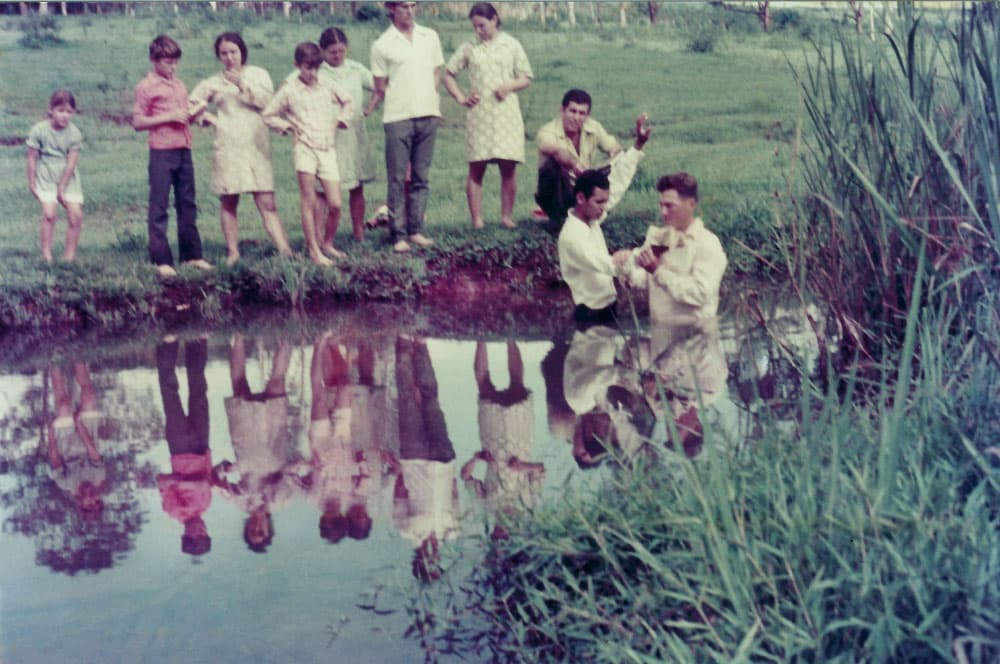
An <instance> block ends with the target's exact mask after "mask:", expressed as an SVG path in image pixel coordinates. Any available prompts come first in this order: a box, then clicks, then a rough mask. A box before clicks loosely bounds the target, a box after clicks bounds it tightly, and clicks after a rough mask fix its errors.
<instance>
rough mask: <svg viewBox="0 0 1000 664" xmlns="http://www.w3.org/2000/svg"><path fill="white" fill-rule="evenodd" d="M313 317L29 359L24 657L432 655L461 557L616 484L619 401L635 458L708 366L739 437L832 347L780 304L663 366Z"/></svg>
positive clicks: (588, 345)
mask: <svg viewBox="0 0 1000 664" xmlns="http://www.w3.org/2000/svg"><path fill="white" fill-rule="evenodd" d="M418 316H419V314H418ZM436 316H437V314H435V313H433V312H432V313H429V314H426V315H425V317H426V318H435V317H436ZM288 318H289V317H288V316H287V315H283V316H279V317H276V320H274V321H264V322H263V323H262V322H260V321H255V322H254V324H253V325H251V326H248V327H247V328H246V329H243V330H239V329H228V330H219V331H196V332H179V333H178V334H177V336H176V337H175V336H173V335H167V336H163V337H159V338H154V339H151V340H148V341H143V340H141V339H115V340H111V341H98V340H95V341H94V342H93V343H88V347H80V346H77V347H74V348H71V349H61V348H60V347H58V346H56V345H54V346H53V347H51V348H48V349H46V352H45V353H42V354H38V355H36V356H33V357H29V356H24V355H21V356H18V357H8V359H7V361H6V362H5V367H4V368H3V373H2V375H0V441H2V442H0V510H2V512H0V520H2V523H3V536H2V539H0V559H2V560H3V561H4V562H3V565H2V566H0V593H2V594H0V661H3V662H20V663H24V662H46V663H47V662H138V661H142V662H174V661H177V662H201V661H212V662H243V661H259V662H270V661H274V662H289V661H295V662H313V661H354V662H360V661H372V662H412V661H419V660H421V659H424V657H425V652H424V651H423V650H422V648H421V644H420V642H419V639H417V638H414V637H413V636H412V635H408V631H412V630H410V627H411V624H412V623H413V617H412V616H413V615H414V614H413V612H412V611H411V608H410V607H411V598H412V596H413V593H414V591H415V589H416V588H418V587H419V586H420V584H421V582H424V581H428V580H429V581H432V582H433V581H434V580H435V579H436V578H437V577H438V575H439V574H440V573H441V568H442V567H447V564H446V561H448V560H454V559H455V556H456V553H455V552H459V553H458V556H459V557H461V552H462V551H466V552H468V555H467V557H468V558H470V559H474V556H475V555H477V554H476V551H477V549H476V542H477V541H479V539H480V538H481V537H482V535H483V534H484V532H488V531H489V527H490V526H489V525H488V524H490V523H492V515H495V514H496V513H497V512H498V511H507V512H509V511H511V510H514V509H518V510H525V511H530V509H531V508H534V507H537V506H539V505H544V504H545V502H546V501H548V500H557V499H558V497H559V495H560V493H562V492H564V491H565V490H566V488H567V487H568V486H569V487H578V488H583V489H584V490H585V489H586V487H588V486H593V484H594V483H595V482H597V481H599V478H600V477H601V476H602V473H603V472H605V468H603V467H601V468H597V469H595V470H587V471H584V470H581V466H584V465H587V464H585V463H583V462H582V461H581V457H584V456H585V457H586V458H588V459H589V457H590V455H591V451H582V449H581V448H583V447H585V445H584V441H583V440H581V439H582V438H583V437H584V436H583V434H580V435H577V436H574V430H577V431H579V423H580V421H581V419H583V418H581V417H579V414H582V413H584V412H586V411H588V410H590V409H593V408H594V407H595V406H594V404H595V399H596V403H598V404H599V405H600V404H604V407H605V408H607V409H609V410H610V411H614V412H613V413H612V416H611V419H612V425H611V428H612V429H613V430H614V431H617V432H620V435H617V436H615V438H616V442H617V443H618V444H619V445H620V447H621V448H622V449H624V450H627V451H635V450H634V448H635V447H636V445H637V444H641V442H642V441H643V440H651V441H654V442H653V443H652V444H653V446H655V447H657V448H658V449H661V450H663V449H665V447H664V445H663V441H665V440H666V439H667V438H668V437H670V431H671V430H672V429H671V427H670V425H669V424H668V423H667V422H665V421H664V418H663V417H662V416H660V415H659V413H661V412H662V409H659V408H656V407H655V406H657V403H658V402H657V399H660V398H663V397H664V395H665V398H667V399H668V400H670V402H671V403H675V402H683V401H684V400H683V399H682V398H680V397H678V396H677V395H678V394H679V393H680V391H682V390H683V389H684V385H683V384H684V383H685V381H686V380H687V381H689V380H690V378H691V374H692V372H693V373H694V374H699V375H700V377H699V378H698V380H699V381H702V382H700V383H699V392H698V394H694V395H689V397H688V400H687V402H686V403H687V406H692V405H693V404H695V403H696V402H697V405H699V406H700V409H699V410H700V415H699V417H698V418H696V420H695V422H694V424H693V426H694V428H695V429H697V428H698V424H699V423H698V421H697V420H698V419H700V420H701V421H702V422H706V423H707V422H708V421H711V422H712V426H713V427H715V429H717V430H718V431H722V432H724V435H723V436H721V437H716V439H717V440H725V441H727V443H726V444H739V441H740V440H741V439H742V437H744V436H745V434H746V432H747V431H749V430H750V429H749V428H750V427H752V426H753V424H754V421H755V418H756V409H757V408H759V407H760V406H758V405H756V404H759V403H766V404H769V406H770V410H771V411H772V412H780V411H781V410H782V409H785V410H787V411H788V412H789V413H790V412H792V411H793V410H794V400H795V395H796V393H797V390H798V389H799V378H798V376H799V374H798V372H797V371H796V370H795V368H794V366H793V365H794V364H795V363H800V364H802V365H803V366H809V365H811V364H812V363H813V362H814V358H815V342H814V341H810V339H811V338H812V337H811V334H810V333H809V331H808V327H807V326H806V324H805V321H804V319H803V317H802V315H801V314H800V313H796V311H795V310H792V309H782V308H780V307H779V308H777V309H774V311H773V315H772V317H771V319H770V321H771V323H770V325H769V330H770V332H768V331H765V330H764V329H763V328H760V327H755V326H750V325H745V324H743V323H741V322H739V321H737V320H736V319H734V318H730V319H728V320H723V321H722V322H721V323H719V324H718V326H717V327H715V328H714V332H713V333H712V334H709V335H703V334H700V333H699V334H696V335H693V336H692V335H687V336H685V337H684V338H683V339H681V340H680V342H679V344H678V343H677V342H678V340H677V339H673V340H669V341H666V342H664V341H663V340H662V339H660V340H659V342H658V341H657V338H656V337H657V334H656V332H657V331H655V330H654V334H652V335H651V337H652V341H653V346H656V344H657V343H667V344H670V343H674V344H675V345H676V347H683V348H684V349H685V351H684V358H683V361H678V354H674V359H673V360H667V361H666V362H665V363H664V362H660V363H659V364H658V363H657V361H654V360H653V359H651V356H650V351H649V348H648V343H649V340H648V339H646V340H639V341H637V337H636V335H624V334H622V333H619V332H616V331H613V330H609V329H607V328H600V327H598V328H591V329H589V330H586V331H582V332H581V331H574V330H572V329H567V330H565V331H562V330H560V328H561V326H560V325H559V324H555V323H554V324H552V325H551V326H550V327H549V329H550V330H557V331H555V332H546V333H539V331H538V326H533V327H532V328H531V329H527V327H525V329H518V326H517V325H512V324H508V325H506V326H504V327H502V328H498V329H496V330H494V331H493V332H492V333H491V334H487V333H484V332H483V331H482V330H480V331H479V333H477V335H476V336H470V335H462V334H457V335H456V334H452V335H450V336H436V335H434V334H421V333H420V332H421V331H420V330H419V326H412V325H394V324H391V323H386V320H387V317H386V315H372V313H371V311H370V310H368V309H366V308H364V307H362V308H360V309H358V310H352V311H350V312H342V313H340V314H338V315H337V316H335V317H332V318H331V319H329V320H318V319H316V320H310V321H308V324H302V323H301V321H300V322H299V323H294V322H292V323H290V322H289V320H288ZM388 319H389V320H392V319H393V315H392V314H391V313H390V314H388ZM639 336H644V335H639ZM773 336H777V337H779V338H780V339H781V343H780V344H774V343H771V342H770V339H771V338H772V337H773ZM477 337H478V338H477ZM693 349H694V350H693ZM790 349H791V350H792V351H794V352H792V353H791V354H789V350H790ZM703 351H704V352H703ZM716 351H718V355H715V356H712V357H713V358H714V359H712V358H709V357H708V356H709V355H712V353H715V352H716ZM653 354H654V355H655V354H656V351H655V350H654V351H653ZM699 354H701V355H700V356H699ZM706 354H707V355H706ZM52 358H56V361H53V360H52ZM706 358H708V359H706ZM640 366H644V367H646V368H647V369H648V368H650V367H659V369H660V370H659V376H658V378H660V379H662V381H661V380H654V381H650V380H649V377H650V375H652V374H650V373H649V372H648V371H647V372H646V373H643V372H642V371H639V370H638V369H637V367H640ZM671 371H673V372H675V373H677V374H678V375H680V376H681V377H680V378H678V377H676V376H675V377H674V378H673V379H671V378H670V376H666V375H665V374H666V373H669V372H671ZM653 373H654V374H655V373H656V372H655V371H654V372H653ZM628 375H631V376H632V377H633V378H634V380H632V381H631V383H630V382H629V381H628V380H622V379H621V378H622V376H626V377H627V376H628ZM685 375H686V376H687V378H686V379H685V378H683V376H685ZM671 381H672V382H671ZM614 384H634V385H635V386H636V388H635V389H634V390H633V391H632V392H622V391H621V390H619V391H618V392H616V391H615V390H607V388H608V387H609V386H611V385H614ZM643 386H645V390H646V397H645V398H636V396H635V395H636V394H642V393H643V389H644V388H643ZM630 394H631V395H632V396H629V395H630ZM758 397H761V398H758ZM644 404H645V405H644ZM648 404H652V405H653V406H654V408H649V407H648ZM751 404H754V405H751ZM685 408H687V407H685ZM688 410H689V408H688ZM575 411H580V413H577V412H575ZM680 411H685V409H680ZM685 412H686V411H685ZM622 413H625V414H626V415H627V417H626V418H625V419H626V420H627V421H626V422H625V423H624V424H622V422H621V421H620V420H621V414H622ZM674 415H675V418H676V421H677V431H680V430H681V429H682V428H685V427H686V430H691V428H692V422H691V421H689V420H690V418H688V419H684V418H685V417H686V416H685V415H684V412H679V411H678V409H676V408H675V409H674ZM629 423H631V425H630V424H629ZM597 429H598V430H597V431H596V433H597V434H598V435H599V436H600V435H603V436H609V435H610V434H609V430H608V428H607V427H605V428H604V429H603V430H601V429H600V427H599V426H598V427H597ZM626 430H627V433H626ZM679 435H680V437H681V440H682V441H683V443H684V449H685V452H687V453H688V454H689V455H691V456H696V455H697V454H699V453H701V454H708V453H711V451H710V450H709V449H707V448H706V449H705V450H702V449H701V448H700V436H698V435H684V434H683V433H681V434H679ZM706 439H707V438H706ZM657 441H658V442H657ZM91 442H92V445H91V444H90V443H91ZM689 443H692V444H689ZM694 443H697V444H694ZM676 449H677V450H678V452H679V450H680V446H676ZM665 454H671V453H670V452H665ZM593 455H594V456H595V457H596V455H597V452H594V453H593ZM494 532H496V531H494ZM442 552H446V553H442ZM417 579H420V581H418V580H417ZM434 657H435V658H437V659H443V660H447V659H448V657H447V655H446V654H442V653H437V654H435V656H434ZM483 659H484V660H485V659H487V657H486V654H485V653H484V655H483Z"/></svg>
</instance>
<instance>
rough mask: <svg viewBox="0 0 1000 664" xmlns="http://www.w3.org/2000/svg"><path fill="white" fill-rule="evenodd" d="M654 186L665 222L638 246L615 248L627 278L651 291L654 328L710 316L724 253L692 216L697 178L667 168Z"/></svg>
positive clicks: (715, 303) (723, 266)
mask: <svg viewBox="0 0 1000 664" xmlns="http://www.w3.org/2000/svg"><path fill="white" fill-rule="evenodd" d="M656 190H657V191H658V192H660V216H661V218H662V220H663V225H662V226H660V227H650V229H649V231H648V232H647V233H646V240H645V242H643V244H642V246H641V247H639V248H638V249H635V250H633V251H631V252H625V251H621V252H618V253H617V254H616V255H615V260H616V261H617V262H618V263H619V264H620V265H621V266H622V269H623V271H624V272H625V273H626V276H627V281H628V282H630V283H631V284H632V285H634V286H639V287H643V288H647V289H648V290H649V310H650V322H651V323H652V326H653V328H654V329H655V328H656V327H658V326H664V325H666V326H678V325H684V324H691V323H695V322H698V321H704V320H708V319H711V318H714V317H715V315H716V313H717V312H718V309H719V286H720V284H721V283H722V275H723V274H724V273H725V271H726V262H727V261H726V252H725V251H724V250H723V249H722V243H720V242H719V238H718V237H716V236H715V234H714V233H712V231H710V230H708V229H707V228H705V224H704V222H703V221H702V220H701V218H700V217H696V216H695V212H696V210H697V207H698V182H697V180H695V179H694V177H692V176H691V175H688V174H687V173H671V174H668V175H664V176H663V177H661V178H660V179H659V180H658V181H657V183H656Z"/></svg>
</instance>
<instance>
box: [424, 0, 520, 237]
mask: <svg viewBox="0 0 1000 664" xmlns="http://www.w3.org/2000/svg"><path fill="white" fill-rule="evenodd" d="M469 20H470V21H471V22H472V28H473V30H475V32H476V37H478V43H473V42H465V43H464V44H462V45H461V46H459V47H458V50H456V51H455V54H454V55H453V56H452V57H451V59H450V60H449V61H448V65H447V70H446V72H445V76H444V85H445V88H446V89H447V90H448V92H449V94H451V96H452V98H453V99H454V100H455V101H457V102H458V103H459V104H461V105H462V106H465V107H467V108H468V109H469V111H468V113H466V116H465V147H466V151H467V153H468V158H469V176H468V178H467V179H466V183H465V193H466V196H467V198H468V199H469V213H470V215H471V216H472V227H473V228H483V226H484V224H483V176H484V175H485V174H486V165H487V164H489V163H490V162H496V164H497V166H498V167H499V168H500V223H502V224H503V225H504V226H506V227H507V228H514V227H516V225H517V224H515V223H514V198H515V197H516V196H517V177H516V173H515V169H516V168H517V165H518V163H521V162H523V161H524V120H523V119H522V118H521V107H520V105H519V103H518V99H517V92H518V91H519V90H523V89H525V88H527V87H528V86H529V85H531V78H532V76H533V74H532V71H531V65H530V64H529V62H528V56H527V55H526V54H525V52H524V48H522V47H521V44H520V42H518V41H517V40H516V39H514V38H513V37H511V36H510V35H508V34H507V33H506V32H502V31H501V30H500V16H499V15H498V14H497V11H496V9H495V8H494V7H493V5H491V4H490V3H488V2H478V3H476V4H475V5H473V6H472V9H471V10H469ZM463 69H468V70H469V93H468V94H465V93H464V92H462V89H461V88H460V87H459V85H458V82H457V81H456V80H455V76H456V75H457V74H458V72H460V71H461V70H463Z"/></svg>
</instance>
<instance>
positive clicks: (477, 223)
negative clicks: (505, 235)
mask: <svg viewBox="0 0 1000 664" xmlns="http://www.w3.org/2000/svg"><path fill="white" fill-rule="evenodd" d="M472 228H473V229H474V230H477V231H478V230H482V229H484V228H486V224H484V223H483V220H482V219H473V220H472Z"/></svg>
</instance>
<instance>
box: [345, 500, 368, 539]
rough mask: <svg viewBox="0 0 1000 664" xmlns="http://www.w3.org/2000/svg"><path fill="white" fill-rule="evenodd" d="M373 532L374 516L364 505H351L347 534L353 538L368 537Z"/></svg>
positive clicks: (348, 513)
mask: <svg viewBox="0 0 1000 664" xmlns="http://www.w3.org/2000/svg"><path fill="white" fill-rule="evenodd" d="M371 532H372V518H371V517H370V516H368V510H367V509H365V506H364V505H351V506H350V507H348V508H347V536H348V537H350V538H351V539H356V540H363V539H367V538H368V535H370V534H371Z"/></svg>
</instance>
